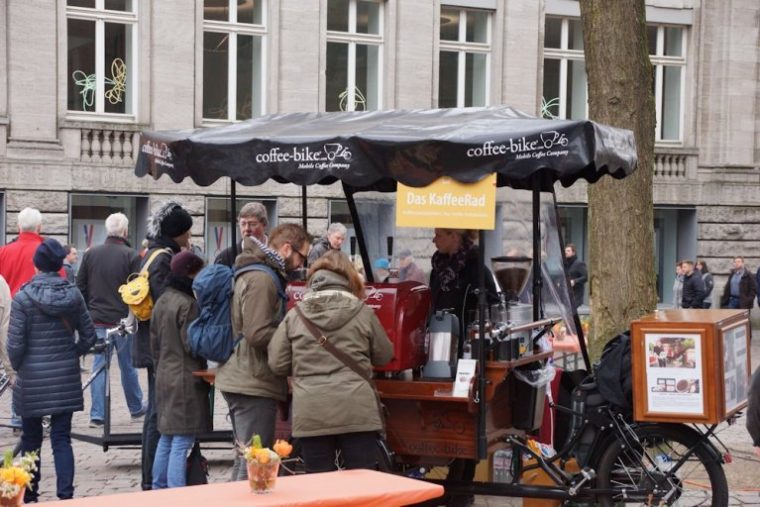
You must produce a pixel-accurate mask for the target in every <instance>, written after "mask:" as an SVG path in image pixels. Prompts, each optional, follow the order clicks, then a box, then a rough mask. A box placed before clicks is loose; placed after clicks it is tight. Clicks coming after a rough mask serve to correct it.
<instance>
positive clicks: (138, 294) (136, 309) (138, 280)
mask: <svg viewBox="0 0 760 507" xmlns="http://www.w3.org/2000/svg"><path fill="white" fill-rule="evenodd" d="M162 253H167V254H170V255H171V250H169V249H168V248H162V249H160V250H156V251H155V252H153V253H152V254H151V255H150V257H148V262H146V263H145V265H144V266H143V267H142V269H141V270H140V272H139V273H132V274H131V275H129V278H127V283H125V284H124V285H122V286H121V287H119V294H121V300H122V301H124V303H126V304H127V306H129V309H130V310H132V313H133V314H135V317H137V320H143V321H145V320H150V316H151V315H152V314H153V298H152V297H151V295H150V283H149V281H148V278H149V273H148V267H150V264H151V263H152V262H153V260H154V259H155V258H156V257H158V256H159V254H162Z"/></svg>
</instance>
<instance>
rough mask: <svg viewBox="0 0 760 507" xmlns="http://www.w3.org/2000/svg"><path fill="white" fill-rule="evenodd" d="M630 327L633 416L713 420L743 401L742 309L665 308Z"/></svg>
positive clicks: (746, 337)
mask: <svg viewBox="0 0 760 507" xmlns="http://www.w3.org/2000/svg"><path fill="white" fill-rule="evenodd" d="M631 331H632V333H631V340H632V341H631V361H632V377H633V392H634V418H635V419H636V420H637V421H644V422H682V423H702V424H718V423H720V422H722V421H725V420H726V419H727V418H729V417H731V416H732V415H734V414H735V413H736V412H738V411H739V410H741V409H743V408H744V407H746V404H747V388H746V386H747V385H748V382H749V373H750V372H751V370H750V354H749V350H750V349H749V343H750V333H751V329H750V323H749V314H748V312H747V311H745V310H665V311H661V312H657V313H656V314H652V315H648V316H646V317H643V318H642V319H640V320H637V321H635V322H633V323H632V324H631ZM729 355H730V356H731V357H730V358H729ZM729 359H730V360H729Z"/></svg>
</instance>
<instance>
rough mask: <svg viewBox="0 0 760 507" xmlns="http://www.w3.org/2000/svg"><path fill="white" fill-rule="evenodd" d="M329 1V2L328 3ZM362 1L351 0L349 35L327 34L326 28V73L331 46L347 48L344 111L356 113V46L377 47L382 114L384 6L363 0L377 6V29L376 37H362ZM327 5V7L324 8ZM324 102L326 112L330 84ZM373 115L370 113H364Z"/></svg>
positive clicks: (349, 7)
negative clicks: (359, 29) (359, 17)
mask: <svg viewBox="0 0 760 507" xmlns="http://www.w3.org/2000/svg"><path fill="white" fill-rule="evenodd" d="M329 1H330V0H327V2H329ZM358 1H359V0H348V31H347V32H340V31H336V30H328V29H327V28H325V45H324V51H325V72H326V69H327V45H328V44H330V43H337V44H346V45H348V56H347V64H348V65H347V69H346V73H347V82H346V91H347V92H348V93H347V97H346V109H345V111H356V46H357V45H358V44H361V45H365V46H375V47H377V59H378V64H377V109H373V111H379V110H381V109H383V106H384V100H383V98H384V86H383V84H384V81H385V79H384V76H385V65H384V63H385V51H384V49H385V2H384V1H381V0H364V1H373V3H376V4H378V29H377V32H378V33H376V34H371V33H360V32H357V31H356V25H357V17H356V13H357V3H358ZM325 5H327V3H326V4H325ZM321 95H322V100H323V101H324V105H323V109H325V110H327V83H326V82H325V86H324V93H322V94H321ZM365 111H370V109H365Z"/></svg>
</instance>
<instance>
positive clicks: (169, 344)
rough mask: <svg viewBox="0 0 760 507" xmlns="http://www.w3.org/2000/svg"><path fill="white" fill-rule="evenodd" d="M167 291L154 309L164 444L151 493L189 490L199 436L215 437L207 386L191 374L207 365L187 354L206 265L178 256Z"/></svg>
mask: <svg viewBox="0 0 760 507" xmlns="http://www.w3.org/2000/svg"><path fill="white" fill-rule="evenodd" d="M170 267H171V271H170V273H169V276H168V278H167V283H166V289H165V291H164V293H163V294H162V295H161V297H160V298H159V299H158V301H157V302H156V306H155V307H154V308H153V315H152V317H151V319H150V341H151V349H152V351H153V361H154V365H155V370H156V416H157V418H158V431H159V433H161V438H160V439H159V441H158V447H157V448H156V457H155V460H154V461H153V474H152V475H153V484H152V488H153V489H163V488H176V487H182V486H185V484H186V475H185V468H186V463H187V454H188V452H189V451H190V449H191V448H192V447H193V444H194V443H195V436H196V435H197V434H199V433H205V432H208V431H211V429H212V428H211V408H210V406H209V402H208V400H209V398H208V394H209V389H210V386H209V384H208V383H207V382H205V381H204V380H203V379H201V378H199V377H194V376H193V372H194V371H197V370H205V369H206V361H205V359H202V358H196V357H193V356H192V355H191V354H190V352H189V349H188V341H187V327H188V325H189V324H190V322H191V321H192V320H193V319H194V318H195V317H196V315H197V314H198V308H197V305H196V302H195V296H194V295H193V289H192V284H193V279H194V278H195V275H196V274H197V273H198V271H200V270H201V268H202V267H203V259H201V258H200V257H198V256H197V255H195V254H194V253H192V252H189V251H184V252H180V253H178V254H177V255H175V256H174V257H172V260H171V264H170Z"/></svg>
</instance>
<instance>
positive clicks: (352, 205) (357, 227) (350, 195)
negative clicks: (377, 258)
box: [341, 182, 375, 283]
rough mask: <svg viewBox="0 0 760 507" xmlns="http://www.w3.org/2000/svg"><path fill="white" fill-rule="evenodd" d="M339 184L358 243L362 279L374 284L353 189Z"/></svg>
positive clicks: (345, 184)
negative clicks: (362, 265) (362, 267)
mask: <svg viewBox="0 0 760 507" xmlns="http://www.w3.org/2000/svg"><path fill="white" fill-rule="evenodd" d="M341 184H342V185H343V193H344V194H345V195H346V202H347V203H348V211H349V213H351V221H352V222H353V223H354V232H356V241H358V242H359V254H360V255H361V256H362V264H364V279H365V280H366V281H367V282H368V283H374V282H375V276H374V273H372V263H371V262H370V261H369V252H367V243H365V241H364V231H363V230H362V223H361V221H360V220H359V211H358V210H357V209H356V201H354V189H353V188H352V187H351V186H350V185H348V184H347V183H345V182H341Z"/></svg>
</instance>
